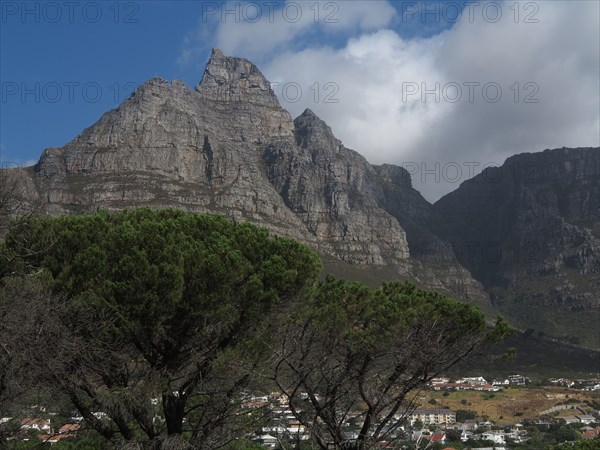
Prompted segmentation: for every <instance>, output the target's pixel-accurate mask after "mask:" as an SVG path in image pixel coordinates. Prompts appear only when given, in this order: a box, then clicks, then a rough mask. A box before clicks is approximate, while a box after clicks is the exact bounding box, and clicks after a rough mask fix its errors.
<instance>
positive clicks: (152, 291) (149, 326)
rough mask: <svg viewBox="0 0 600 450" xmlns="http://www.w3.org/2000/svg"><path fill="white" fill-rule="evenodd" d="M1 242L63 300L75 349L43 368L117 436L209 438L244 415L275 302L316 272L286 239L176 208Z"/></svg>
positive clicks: (50, 226)
mask: <svg viewBox="0 0 600 450" xmlns="http://www.w3.org/2000/svg"><path fill="white" fill-rule="evenodd" d="M4 253H5V255H12V257H10V258H3V259H4V260H8V261H11V264H10V267H4V272H5V273H11V274H13V276H14V275H15V274H22V275H24V274H32V273H36V272H37V273H48V274H49V275H50V277H49V278H50V283H49V289H50V290H51V291H52V293H53V294H54V295H61V296H64V297H65V298H66V299H67V300H68V301H66V302H65V304H64V306H63V309H62V310H61V314H60V317H61V320H62V322H63V325H64V328H65V330H67V331H68V335H69V340H70V345H69V346H68V347H69V349H70V351H63V352H62V353H61V354H60V355H57V358H60V360H59V361H47V364H42V363H41V362H39V361H38V362H37V363H36V364H37V365H38V366H40V365H42V366H44V367H38V375H39V376H40V377H44V378H46V379H47V381H48V382H51V383H52V384H53V385H54V386H57V387H59V388H60V389H61V390H62V391H64V392H65V393H66V394H67V395H68V396H69V398H70V399H71V401H72V402H73V404H74V405H75V406H76V407H77V408H78V409H79V411H80V412H81V414H82V415H83V417H84V418H85V419H86V420H87V421H88V422H89V423H90V425H92V426H93V427H94V428H95V429H96V430H97V431H98V432H99V433H101V434H102V435H103V436H105V437H106V438H108V439H112V440H115V439H125V440H140V439H141V440H150V441H152V440H160V439H163V438H164V436H165V435H169V436H171V435H179V436H180V435H182V434H185V435H186V439H187V440H189V441H191V442H194V445H196V446H203V447H209V446H213V447H214V446H215V445H217V444H216V443H215V442H216V441H215V439H217V438H216V437H214V435H215V434H218V432H219V430H221V429H223V427H224V424H225V422H227V420H228V419H230V418H232V417H237V416H238V415H237V414H234V413H233V412H232V411H231V409H232V408H233V406H232V405H234V402H232V399H233V398H234V396H235V395H238V394H239V391H240V390H241V389H243V388H244V387H245V386H246V384H247V383H248V381H249V379H250V377H251V376H252V367H254V366H256V364H257V360H258V358H259V357H260V355H261V354H262V352H263V351H264V349H265V343H266V342H268V339H269V331H270V327H269V320H270V315H269V313H270V312H271V311H273V310H275V309H277V308H281V307H284V306H285V305H286V304H289V303H290V302H291V301H293V300H294V299H296V298H298V297H299V296H302V295H303V293H304V291H305V290H306V289H307V288H308V287H310V286H311V285H312V284H313V282H314V280H315V279H316V277H317V275H318V274H319V272H320V270H321V263H320V260H319V259H318V257H317V256H316V255H315V254H314V253H313V252H312V251H310V250H309V249H308V248H306V247H305V246H303V245H301V244H298V243H296V242H294V241H292V240H290V239H287V238H280V237H271V236H269V234H268V232H267V231H266V230H264V229H260V228H257V227H255V226H253V225H251V224H248V223H241V224H236V223H234V222H232V221H231V220H228V219H226V218H224V217H220V216H213V215H204V214H187V213H184V212H181V211H175V210H161V211H152V210H148V209H138V210H134V211H123V212H118V213H107V212H101V213H98V214H94V215H88V216H68V217H59V218H50V217H41V218H37V219H35V220H30V221H28V223H26V224H25V223H24V224H22V225H18V226H16V227H14V228H13V229H12V231H11V232H10V233H9V235H8V236H7V239H6V242H5V249H4ZM29 276H31V275H29ZM5 284H6V283H5ZM50 354H52V353H50ZM42 361H43V360H42ZM152 398H156V399H157V400H152ZM157 403H158V404H160V405H161V409H162V411H158V408H154V409H153V408H151V405H153V404H157ZM95 411H103V412H105V413H106V414H108V416H109V417H110V419H111V420H112V424H111V425H106V424H105V422H104V421H101V420H98V418H97V417H95V416H94V414H93V412H95ZM184 419H185V420H184ZM217 440H218V439H217Z"/></svg>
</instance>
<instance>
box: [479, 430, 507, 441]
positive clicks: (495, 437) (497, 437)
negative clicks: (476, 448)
mask: <svg viewBox="0 0 600 450" xmlns="http://www.w3.org/2000/svg"><path fill="white" fill-rule="evenodd" d="M481 439H485V440H486V441H492V442H493V443H494V444H506V441H505V440H504V435H502V434H500V433H496V432H495V431H486V432H485V433H483V434H482V435H481Z"/></svg>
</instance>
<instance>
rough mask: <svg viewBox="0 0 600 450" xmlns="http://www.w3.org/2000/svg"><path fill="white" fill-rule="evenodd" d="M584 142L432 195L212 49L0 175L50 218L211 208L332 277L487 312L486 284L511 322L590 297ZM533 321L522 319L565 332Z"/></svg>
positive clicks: (590, 167)
mask: <svg viewBox="0 0 600 450" xmlns="http://www.w3.org/2000/svg"><path fill="white" fill-rule="evenodd" d="M598 154H599V152H598V149H572V150H557V151H552V152H544V153H541V154H535V155H519V156H517V157H514V158H511V159H509V160H508V161H507V163H506V164H505V166H504V167H503V168H502V169H499V170H501V171H502V172H503V173H507V174H508V173H510V174H512V175H513V176H512V177H508V176H506V175H504V176H501V177H499V178H498V180H497V182H495V183H490V182H489V180H490V179H492V176H493V175H494V174H493V173H492V172H490V170H491V169H488V172H485V173H484V174H482V175H480V176H479V177H476V178H475V179H473V180H471V181H469V182H466V183H464V184H463V185H462V186H461V187H460V188H459V189H458V190H457V191H456V192H454V193H452V194H450V195H448V196H446V197H445V198H443V199H442V200H440V201H439V202H438V203H436V204H435V205H434V206H432V205H431V204H429V203H428V202H427V201H426V200H425V199H424V198H423V197H422V196H421V195H420V194H419V192H417V191H416V190H415V189H413V187H412V184H411V179H410V175H409V174H408V172H407V171H406V170H404V169H403V168H401V167H397V166H392V165H383V166H372V165H370V164H369V163H368V162H367V161H366V160H365V158H363V157H362V156H361V155H360V154H358V153H357V152H355V151H353V150H350V149H348V148H346V147H344V145H343V144H342V143H341V142H340V141H339V140H338V139H337V138H336V137H335V136H334V135H333V133H332V131H331V129H330V128H329V127H328V126H327V124H326V123H325V122H323V121H322V120H321V119H319V118H318V117H317V116H316V115H315V114H314V113H313V112H312V111H310V110H306V111H305V112H304V113H303V114H302V115H301V116H300V117H298V118H296V119H295V120H292V118H291V116H290V115H289V113H288V112H287V111H286V110H284V109H283V108H282V107H281V106H280V105H279V102H278V100H277V97H276V96H275V94H274V93H273V91H272V89H271V88H270V84H269V82H268V81H267V80H266V79H265V78H264V76H263V75H262V74H261V73H260V71H259V70H258V69H257V68H256V66H255V65H253V64H252V63H251V62H249V61H247V60H245V59H241V58H232V57H226V56H225V55H223V53H222V52H220V51H219V50H213V53H212V55H211V58H210V61H209V62H208V65H207V67H206V70H205V72H204V74H203V76H202V80H201V81H200V83H199V84H198V85H197V86H196V88H195V90H192V89H190V88H188V87H187V86H186V85H184V84H183V83H181V82H178V81H173V82H172V83H169V82H167V81H164V80H161V79H152V80H150V81H148V82H146V83H145V84H143V85H142V86H140V87H139V88H138V89H137V91H136V92H135V93H134V94H132V95H131V96H130V97H129V98H128V99H127V100H126V101H124V102H123V103H122V104H121V105H120V106H119V107H118V108H116V109H114V110H112V111H109V112H107V113H106V114H104V115H103V116H102V117H101V118H100V119H99V120H98V122H96V123H95V124H94V125H92V126H91V127H89V128H87V129H85V130H84V131H83V132H82V133H81V134H80V135H79V136H77V137H76V138H75V139H73V140H72V141H71V142H69V143H67V144H66V145H65V146H64V147H62V148H48V149H46V150H45V151H44V152H43V154H42V156H41V158H40V160H39V162H38V164H37V165H36V166H34V167H33V168H28V169H25V170H5V171H3V172H2V173H3V174H4V175H6V176H7V177H10V178H13V179H15V180H17V181H18V186H19V189H18V191H17V193H16V194H17V196H19V197H20V199H21V200H23V201H25V202H26V203H29V204H32V205H33V204H35V205H37V206H39V208H40V209H41V210H42V211H45V212H47V213H50V214H77V213H89V212H93V211H96V210H98V209H123V208H135V207H139V206H149V207H153V208H164V207H174V208H181V209H185V210H188V211H201V212H213V213H219V214H225V215H228V216H230V217H232V218H234V219H236V220H248V221H251V222H253V223H255V224H257V225H259V226H264V227H267V228H268V229H270V230H272V231H273V232H275V233H278V234H282V235H287V236H291V237H293V238H296V239H298V240H300V241H302V242H304V243H306V244H307V245H309V246H311V247H312V248H314V249H315V250H316V251H318V252H319V253H320V255H321V256H322V257H323V258H324V260H325V262H326V267H327V268H328V269H329V270H332V271H334V272H336V273H338V274H339V275H343V276H347V277H353V278H358V279H360V280H362V281H366V282H370V283H372V284H375V283H377V282H379V281H382V280H384V279H391V278H396V279H398V278H399V279H403V278H404V279H411V280H412V281H414V282H416V283H418V284H420V285H422V286H424V287H428V288H433V289H437V290H439V291H442V292H444V293H446V294H449V295H452V296H454V297H456V298H460V299H466V300H470V301H473V302H476V303H477V304H479V305H480V306H482V307H484V308H486V309H488V311H490V310H491V309H492V305H491V303H490V295H491V296H492V299H493V302H494V305H495V306H496V307H497V308H499V309H500V310H502V311H504V312H505V313H506V314H507V315H509V316H510V317H514V318H516V319H517V320H520V318H521V317H525V316H526V315H530V314H532V313H534V312H535V311H542V312H543V313H542V314H537V315H539V316H540V317H549V316H551V315H552V314H554V312H553V311H555V310H556V311H563V310H564V311H567V310H568V311H571V312H570V313H569V314H571V313H572V314H575V315H576V316H577V317H578V318H579V317H580V316H585V314H586V312H587V311H590V308H592V309H593V308H597V307H598V294H597V292H598V291H599V290H600V286H598V284H597V281H595V280H596V279H597V278H598V277H597V276H596V275H594V274H597V273H598V271H599V267H598V261H599V259H598V254H599V250H598V249H599V247H598V234H599V232H600V231H599V219H598V205H599V193H598V180H599V178H600V177H599V174H600V170H599V169H598ZM532 177H533V178H532ZM472 241H475V243H476V244H477V245H479V247H478V248H477V246H476V247H475V248H473V242H472ZM531 242H535V243H536V245H537V247H535V252H536V253H535V254H534V256H535V257H536V258H538V259H539V261H538V260H536V262H535V264H530V263H528V262H524V260H523V258H524V256H523V253H524V252H527V251H530V252H531V251H532V250H531V248H532V244H531ZM528 246H529V247H528ZM496 247H498V248H499V249H500V251H501V252H502V257H501V259H500V260H499V261H496V260H491V256H490V255H493V253H491V252H493V251H494V249H496ZM511 252H512V253H511ZM514 254H516V255H517V256H514ZM526 254H527V253H526ZM509 256H511V257H509ZM515 258H516V261H515ZM554 279H557V280H558V281H557V282H554V281H552V280H554ZM540 280H541V281H540ZM482 283H483V285H485V288H486V290H484V289H483V286H482ZM540 283H541V284H540ZM486 291H487V292H486ZM557 305H558V306H557ZM536 308H541V309H539V310H537V309H536ZM582 311H583V312H582ZM594 311H597V310H594ZM561 314H562V312H561ZM534 315H536V314H535V313H534ZM588 316H589V315H588ZM592 317H593V316H592ZM596 317H597V316H596ZM588 319H589V317H588ZM588 319H585V318H584V319H582V320H583V322H582V324H583V323H584V322H585V320H588ZM544 320H545V319H544ZM544 320H542V321H540V324H539V325H538V324H537V322H536V321H535V320H533V322H531V323H535V327H536V328H539V329H541V330H546V331H549V332H554V333H557V334H560V333H562V334H565V332H563V330H562V329H559V328H560V327H558V328H557V327H554V328H552V326H551V322H547V323H546V322H545V321H544ZM577 320H579V319H577ZM588 322H589V320H588ZM588 322H585V323H586V324H588ZM528 323H529V322H528Z"/></svg>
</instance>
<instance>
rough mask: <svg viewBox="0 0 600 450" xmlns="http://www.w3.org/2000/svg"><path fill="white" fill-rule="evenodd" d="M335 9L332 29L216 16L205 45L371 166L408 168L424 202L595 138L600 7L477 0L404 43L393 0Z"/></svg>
mask: <svg viewBox="0 0 600 450" xmlns="http://www.w3.org/2000/svg"><path fill="white" fill-rule="evenodd" d="M302 4H303V5H306V3H302ZM339 5H340V12H339V19H340V20H339V22H338V23H337V24H335V27H333V26H327V24H325V23H322V22H319V23H316V22H315V21H314V20H313V19H314V18H305V19H303V20H304V21H298V23H297V24H295V25H293V26H291V25H290V24H289V23H288V22H286V21H285V20H280V21H277V20H275V21H274V22H270V21H268V20H264V18H263V19H262V20H261V21H257V22H256V23H253V24H231V23H221V24H219V25H218V26H217V30H216V31H217V32H216V34H215V36H216V37H215V39H214V40H213V42H214V44H215V45H216V46H220V47H221V48H223V49H224V51H225V52H226V53H228V54H233V55H238V56H245V57H249V58H253V57H254V59H256V58H258V59H259V60H261V61H262V63H261V65H260V66H261V69H262V70H263V72H264V73H265V75H266V76H267V78H269V79H270V80H271V81H274V82H275V83H276V84H275V92H276V93H277V94H278V96H279V98H280V101H281V103H282V105H283V106H284V107H286V108H287V109H289V110H290V112H291V113H292V115H294V116H295V115H297V114H300V113H301V112H302V111H303V110H304V109H305V108H307V107H309V108H311V109H312V110H314V111H315V112H316V113H317V114H318V115H319V116H321V117H322V118H323V119H324V120H325V121H326V122H327V123H328V124H329V125H331V127H332V129H333V131H334V133H335V134H336V135H337V136H338V137H339V138H340V139H341V140H342V141H343V142H344V144H345V145H346V146H347V147H350V148H354V149H355V150H357V151H359V152H360V153H362V154H363V155H364V156H365V157H367V159H368V160H369V161H371V162H372V163H375V164H378V163H384V162H388V163H395V164H404V165H405V166H406V167H407V168H410V170H411V171H412V172H414V175H413V183H414V185H415V187H416V188H417V189H419V190H421V192H423V194H424V195H425V196H426V197H427V198H428V199H429V200H436V199H437V198H439V197H440V196H441V195H443V194H445V193H447V192H449V191H451V190H453V189H455V188H456V187H458V184H459V183H460V182H462V181H464V180H465V179H466V178H467V177H469V176H472V175H473V173H475V172H478V171H479V170H481V168H482V167H483V166H484V165H486V164H489V163H497V164H501V163H502V162H503V161H504V159H505V158H506V157H508V156H510V155H512V154H515V153H520V152H526V151H540V150H543V149H545V148H554V147H561V146H598V145H600V142H599V140H600V107H599V99H600V86H599V84H598V79H599V78H600V73H599V71H600V69H599V67H600V61H599V58H600V56H599V55H600V48H599V45H600V44H599V42H600V36H599V33H600V31H599V30H600V24H599V23H598V22H599V19H598V18H599V15H600V11H599V8H600V6H599V3H597V2H587V1H581V2H577V1H574V2H573V1H572V2H567V1H552V2H526V3H519V4H518V8H516V9H515V6H514V5H515V2H504V3H503V2H493V5H496V6H493V7H492V8H490V9H485V8H486V3H484V2H481V3H480V4H478V5H479V7H476V6H475V5H471V6H470V7H469V8H471V9H470V10H469V11H468V13H467V10H465V11H463V14H462V16H461V18H460V20H458V21H456V23H454V24H453V25H452V26H451V27H449V28H445V29H444V30H443V31H441V32H437V33H436V34H434V35H431V36H428V37H416V38H411V39H409V38H406V37H403V34H402V31H403V30H402V23H399V22H398V21H397V20H393V18H394V17H395V16H396V19H397V14H398V12H397V11H396V12H393V11H392V9H390V8H392V6H391V4H390V3H388V2H368V4H367V2H339ZM342 5H351V6H346V8H348V9H347V10H345V12H344V13H342V9H341V8H342ZM497 7H499V10H500V12H501V16H500V17H498V16H497V14H496V12H497V11H496V9H497ZM511 7H512V8H511ZM517 13H518V17H517ZM424 27H430V24H424ZM269 36H270V38H269ZM265 40H266V41H268V43H265ZM459 94H460V95H459ZM437 164H439V166H437ZM438 167H439V168H438ZM456 167H460V168H462V172H461V173H457V171H456ZM446 169H447V170H446Z"/></svg>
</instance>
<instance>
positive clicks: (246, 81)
mask: <svg viewBox="0 0 600 450" xmlns="http://www.w3.org/2000/svg"><path fill="white" fill-rule="evenodd" d="M196 91H197V92H198V93H199V94H200V95H201V96H202V97H203V98H205V99H208V100H216V101H220V102H249V103H252V104H255V105H267V106H277V107H279V101H278V100H277V96H276V95H275V93H274V92H273V89H271V84H270V83H269V81H268V80H267V79H266V78H265V77H264V75H263V74H262V73H261V72H260V70H258V68H257V67H256V66H255V65H254V64H253V63H251V62H250V61H248V60H247V59H244V58H234V57H229V56H225V55H224V54H223V52H222V51H221V50H219V49H218V48H215V49H213V50H212V53H211V56H210V60H209V61H208V64H207V66H206V69H205V70H204V74H203V75H202V80H201V81H200V83H199V84H198V85H197V86H196Z"/></svg>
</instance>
